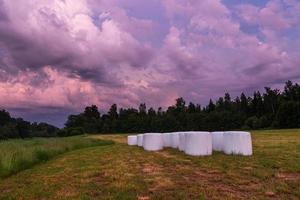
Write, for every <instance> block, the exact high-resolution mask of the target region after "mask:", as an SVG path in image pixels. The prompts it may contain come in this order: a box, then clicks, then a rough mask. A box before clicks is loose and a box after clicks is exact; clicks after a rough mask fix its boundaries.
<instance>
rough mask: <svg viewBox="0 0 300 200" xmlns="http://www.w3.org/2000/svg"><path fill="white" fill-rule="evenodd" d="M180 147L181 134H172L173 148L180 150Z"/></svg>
mask: <svg viewBox="0 0 300 200" xmlns="http://www.w3.org/2000/svg"><path fill="white" fill-rule="evenodd" d="M178 146H179V132H173V133H171V147H172V148H178Z"/></svg>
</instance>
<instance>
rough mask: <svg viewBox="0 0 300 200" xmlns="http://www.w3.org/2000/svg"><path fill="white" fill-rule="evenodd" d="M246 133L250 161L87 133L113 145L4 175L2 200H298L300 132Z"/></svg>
mask: <svg viewBox="0 0 300 200" xmlns="http://www.w3.org/2000/svg"><path fill="white" fill-rule="evenodd" d="M251 133H252V139H253V149H254V154H253V156H249V157H243V156H232V155H224V154H222V153H219V152H214V153H213V155H212V156H208V157H192V156H187V155H185V154H184V153H182V152H179V151H177V150H175V149H171V148H167V149H164V150H162V151H159V152H146V151H144V150H143V149H142V148H139V147H135V146H128V145H127V144H126V135H90V136H89V138H91V139H94V140H95V139H98V140H99V141H111V140H112V141H114V142H115V143H108V144H107V145H102V146H101V145H100V146H93V147H89V148H82V149H77V150H73V151H70V152H67V153H64V154H60V155H57V156H54V157H53V158H52V159H49V160H48V161H47V162H42V163H40V164H37V165H34V166H32V167H31V168H29V169H27V170H23V171H21V172H19V173H16V174H15V175H11V176H9V177H6V178H4V179H2V180H0V199H140V200H147V199H178V200H179V199H299V198H300V130H299V129H291V130H268V131H252V132H251ZM58 140H60V139H58ZM7 142H9V141H7ZM25 142H27V141H25ZM20 143H22V142H21V141H20ZM104 143H105V142H104ZM1 145H3V144H1ZM1 145H0V146H1ZM30 146H31V145H29V148H30ZM0 148H2V149H1V150H3V147H0ZM2 155H3V153H2Z"/></svg>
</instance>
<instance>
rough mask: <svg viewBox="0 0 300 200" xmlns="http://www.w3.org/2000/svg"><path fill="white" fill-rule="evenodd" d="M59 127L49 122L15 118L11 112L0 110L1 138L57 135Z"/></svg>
mask: <svg viewBox="0 0 300 200" xmlns="http://www.w3.org/2000/svg"><path fill="white" fill-rule="evenodd" d="M58 133H59V129H58V128H57V127H55V126H52V125H50V124H47V123H36V122H35V123H30V122H28V121H25V120H23V119H22V118H13V117H11V116H10V114H9V112H7V111H5V110H0V140H1V139H9V138H23V139H24V138H29V137H56V136H57V135H58Z"/></svg>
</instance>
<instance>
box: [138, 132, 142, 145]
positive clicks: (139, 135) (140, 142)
mask: <svg viewBox="0 0 300 200" xmlns="http://www.w3.org/2000/svg"><path fill="white" fill-rule="evenodd" d="M137 145H138V146H139V147H142V146H143V134H138V135H137Z"/></svg>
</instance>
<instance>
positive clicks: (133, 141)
mask: <svg viewBox="0 0 300 200" xmlns="http://www.w3.org/2000/svg"><path fill="white" fill-rule="evenodd" d="M127 144H128V145H130V146H133V145H137V136H136V135H129V136H128V137H127Z"/></svg>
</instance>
